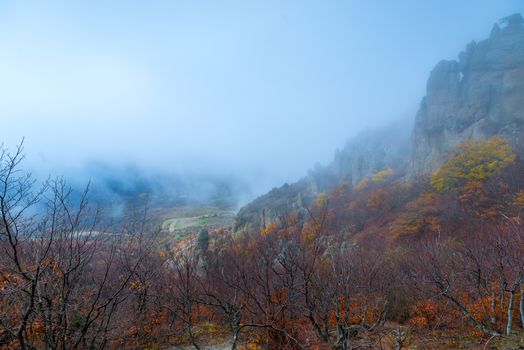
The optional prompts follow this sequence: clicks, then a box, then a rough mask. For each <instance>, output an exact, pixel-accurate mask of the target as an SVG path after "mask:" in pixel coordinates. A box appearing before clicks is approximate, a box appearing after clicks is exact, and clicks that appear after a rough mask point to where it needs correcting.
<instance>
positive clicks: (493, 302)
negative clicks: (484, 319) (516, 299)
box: [489, 292, 497, 327]
mask: <svg viewBox="0 0 524 350" xmlns="http://www.w3.org/2000/svg"><path fill="white" fill-rule="evenodd" d="M489 322H490V323H491V327H494V326H495V324H496V323H497V297H496V296H495V292H491V317H490V319H489Z"/></svg>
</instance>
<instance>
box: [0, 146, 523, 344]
mask: <svg viewBox="0 0 524 350" xmlns="http://www.w3.org/2000/svg"><path fill="white" fill-rule="evenodd" d="M23 158H24V154H23V148H22V147H19V148H17V149H15V150H14V152H10V151H8V150H4V151H3V153H2V156H1V158H0V159H1V167H0V185H1V186H0V187H1V190H0V214H1V224H0V227H1V231H0V244H1V250H2V254H1V255H0V259H1V260H0V273H1V281H0V282H1V283H0V300H1V304H0V344H2V348H5V349H104V348H106V349H162V348H169V347H173V346H179V347H183V348H187V349H189V348H194V349H205V348H206V346H208V345H210V344H221V345H222V346H223V347H224V348H225V349H226V348H227V349H344V350H347V349H364V348H368V349H408V348H411V347H412V346H419V347H421V348H439V347H441V346H447V348H458V346H459V344H462V345H461V346H469V347H470V348H480V347H483V348H491V347H487V346H497V347H495V348H513V347H512V346H514V348H517V346H519V345H518V344H522V343H521V342H522V338H521V337H520V338H519V337H518V335H517V334H519V333H520V334H522V331H523V328H524V293H523V288H524V251H523V250H524V230H523V229H524V227H523V223H522V218H521V216H522V213H523V209H524V188H523V187H522V186H523V184H524V179H523V178H522V176H523V175H522V174H524V172H523V170H524V169H523V167H524V162H522V160H521V159H520V158H519V157H518V155H516V154H515V152H514V151H513V149H512V147H511V145H510V144H509V143H508V142H507V141H505V140H504V139H502V138H497V137H494V138H491V139H488V140H483V141H482V140H477V141H469V142H466V143H463V144H461V145H460V146H458V147H457V148H456V149H455V152H454V154H453V155H452V156H451V157H450V158H449V159H448V160H447V162H445V163H444V164H443V165H442V166H441V167H440V168H439V169H438V170H437V171H436V172H434V173H432V174H430V175H427V176H421V177H419V178H417V180H416V181H414V182H406V181H405V180H404V177H403V173H402V171H401V170H398V169H387V170H385V171H381V172H379V173H376V174H374V175H373V176H371V177H369V178H366V179H363V180H362V181H360V182H359V183H358V184H357V185H356V186H349V185H347V184H344V183H341V184H339V186H337V187H336V188H334V189H333V190H332V191H330V192H328V193H324V194H320V195H318V196H317V198H316V199H315V201H314V203H313V204H312V205H311V206H309V207H308V208H306V209H304V210H302V211H297V212H293V213H289V214H287V215H285V216H282V217H280V218H279V219H278V220H275V221H274V222H272V223H270V224H269V225H267V226H265V227H261V229H260V230H258V231H256V232H248V233H241V234H240V233H235V232H231V231H229V230H227V229H215V230H210V231H208V230H205V229H203V230H202V231H201V232H199V233H198V234H195V235H190V236H188V237H187V238H186V239H185V240H183V241H180V242H178V243H177V244H176V245H175V246H173V247H170V248H169V249H165V248H164V247H162V246H160V245H159V244H158V242H157V241H156V237H158V228H157V227H156V226H155V225H153V224H152V223H151V222H150V220H149V219H148V216H147V211H146V210H145V209H144V210H143V211H142V212H137V214H136V215H134V216H133V219H132V220H126V222H124V223H122V224H121V226H120V227H119V228H118V229H115V228H112V229H111V230H108V228H107V227H104V225H103V223H102V222H101V221H99V220H98V217H99V213H98V211H97V208H96V207H93V206H92V205H90V202H89V189H88V188H86V190H85V191H84V192H82V193H81V194H74V193H73V190H72V189H71V188H70V187H68V185H67V183H66V181H65V180H64V179H61V178H59V179H53V180H48V181H46V182H45V183H43V184H40V183H38V182H36V181H35V180H34V179H33V178H32V177H31V175H30V174H28V173H26V172H24V171H23V170H22V169H23V167H22V165H23ZM519 339H520V340H519ZM506 341H514V342H515V343H510V344H513V345H504V344H507V343H505V342H506ZM519 342H520V343H519ZM468 344H469V345H468ZM497 344H499V345H497ZM501 344H502V345H501ZM505 346H508V347H505ZM520 346H521V345H520Z"/></svg>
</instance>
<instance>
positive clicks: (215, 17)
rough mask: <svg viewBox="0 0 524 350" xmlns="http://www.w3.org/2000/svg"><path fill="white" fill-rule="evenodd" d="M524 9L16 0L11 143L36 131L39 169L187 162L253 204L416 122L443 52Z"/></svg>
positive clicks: (8, 19) (34, 161) (4, 116)
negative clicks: (395, 125)
mask: <svg viewBox="0 0 524 350" xmlns="http://www.w3.org/2000/svg"><path fill="white" fill-rule="evenodd" d="M523 10H524V4H523V2H522V1H521V0H506V1H487V0H485V1H484V0H468V1H460V2H458V1H452V0H446V1H438V2H437V1H433V2H429V1H420V0H410V1H407V0H399V1H389V0H384V1H366V2H364V1H341V0H333V1H302V0H300V1H299V0H297V1H281V0H275V1H198V2H197V1H193V0H191V1H155V2H138V1H137V2H130V1H111V2H108V1H74V2H73V1H63V2H60V1H51V2H21V1H2V2H0V130H2V133H1V134H0V139H1V140H2V141H3V142H4V145H5V146H8V147H10V148H12V147H13V146H14V145H16V144H17V143H19V142H20V140H21V139H22V138H23V137H25V152H26V153H27V166H28V167H29V168H31V169H32V170H33V171H35V172H36V173H37V174H39V175H43V176H45V175H46V174H65V175H66V176H67V175H69V176H72V177H74V178H76V179H77V180H79V179H81V180H84V179H85V180H87V179H89V178H92V177H93V176H94V177H96V176H97V174H99V173H100V172H99V170H97V169H101V168H102V169H109V170H107V171H106V172H112V171H113V170H112V169H118V171H117V173H118V174H122V173H126V172H127V171H126V169H130V168H132V169H135V170H136V171H135V170H133V171H131V172H127V175H128V176H130V177H136V176H137V175H136V174H137V173H138V174H141V175H140V176H144V177H148V176H156V175H155V174H160V175H158V176H170V175H173V174H178V175H180V174H187V175H191V178H198V179H209V178H216V179H220V181H231V182H237V183H239V184H240V185H239V188H242V190H241V191H240V192H242V195H243V196H244V197H245V198H244V199H243V200H242V201H244V200H247V199H249V198H252V197H253V196H256V195H258V194H261V193H262V192H264V191H266V190H268V189H269V188H271V187H273V186H277V185H279V184H281V183H283V182H285V181H294V180H296V179H298V178H300V177H301V176H303V175H305V174H306V173H307V170H308V169H309V168H311V167H312V166H313V164H314V163H315V162H320V163H322V164H326V163H328V162H329V161H330V160H331V159H332V158H333V155H334V152H335V150H336V149H337V148H340V147H342V146H343V145H344V144H345V142H346V140H347V139H349V138H351V137H352V136H355V135H357V134H358V133H359V132H361V131H363V130H365V129H369V128H373V127H375V126H380V125H385V124H387V123H388V122H390V121H392V120H396V119H406V118H408V119H409V118H412V117H413V116H414V115H415V113H416V110H417V108H418V104H419V102H420V99H421V97H422V96H423V95H424V91H425V83H426V79H427V77H428V75H429V72H430V71H431V69H432V68H433V66H434V65H435V64H436V63H437V62H438V61H439V60H441V59H451V58H456V57H457V55H458V53H459V52H460V51H461V50H462V49H463V48H464V47H465V45H466V44H467V43H468V42H470V41H471V40H479V39H483V38H485V37H487V36H488V35H489V31H490V29H491V26H492V25H493V23H495V22H496V21H497V20H498V19H500V18H502V17H504V16H507V15H510V14H512V13H515V12H523ZM406 127H407V128H408V127H410V125H408V124H406ZM93 164H98V165H97V166H94V165H93ZM93 169H94V170H93ZM140 176H139V177H140ZM199 181H200V182H199ZM206 181H208V180H198V181H196V182H195V183H196V185H195V186H193V187H198V186H199V184H203V183H206ZM202 186H204V185H202ZM204 187H205V186H204Z"/></svg>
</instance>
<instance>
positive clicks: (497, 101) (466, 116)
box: [408, 14, 524, 179]
mask: <svg viewBox="0 0 524 350" xmlns="http://www.w3.org/2000/svg"><path fill="white" fill-rule="evenodd" d="M493 135H499V136H503V137H505V138H506V139H508V140H509V141H510V142H511V143H512V144H513V145H514V146H516V149H517V150H522V145H523V141H524V20H523V18H522V16H521V15H520V14H515V15H512V16H509V17H506V18H504V19H502V20H501V21H500V22H499V24H495V26H494V27H493V30H492V31H491V35H490V37H489V38H488V39H486V40H483V41H480V42H478V43H475V42H472V43H470V44H469V45H468V46H467V48H466V50H465V51H464V52H462V53H461V54H460V56H459V59H458V60H452V61H441V62H439V63H438V64H437V66H436V67H435V68H434V69H433V71H432V72H431V75H430V77H429V80H428V82H427V91H426V96H425V97H424V98H423V100H422V103H421V105H420V109H419V111H418V113H417V116H416V119H415V126H414V129H413V134H412V156H411V161H410V165H409V170H408V177H409V178H410V179H413V178H415V177H417V176H418V175H421V174H425V173H428V172H433V171H435V170H436V169H437V168H438V167H439V166H440V165H441V164H442V163H443V162H444V161H445V159H446V158H447V157H448V156H449V152H450V150H451V149H452V148H453V147H454V146H456V145H457V144H459V143H461V142H464V141H466V140H468V139H472V138H487V137H490V136H493Z"/></svg>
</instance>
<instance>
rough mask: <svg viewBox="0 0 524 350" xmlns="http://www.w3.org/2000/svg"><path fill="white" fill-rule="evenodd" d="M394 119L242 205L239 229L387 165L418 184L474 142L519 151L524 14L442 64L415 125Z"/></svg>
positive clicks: (299, 208) (297, 208)
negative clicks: (495, 142) (499, 140)
mask: <svg viewBox="0 0 524 350" xmlns="http://www.w3.org/2000/svg"><path fill="white" fill-rule="evenodd" d="M411 125H412V124H411V123H408V122H405V121H403V122H397V123H393V124H392V125H389V126H387V127H384V128H378V129H374V130H368V131H366V132H363V133H361V134H360V135H358V136H357V137H355V138H353V139H352V140H350V141H348V142H347V144H346V145H345V147H344V148H343V149H342V150H340V151H337V152H336V154H335V157H334V160H333V161H332V162H331V163H330V164H329V165H327V166H325V167H322V166H316V167H315V168H314V169H313V170H311V171H310V172H309V174H308V175H307V176H306V177H304V178H303V179H301V180H299V181H297V182H296V183H292V184H285V185H284V186H282V187H280V188H275V189H273V190H272V191H270V192H269V193H267V194H265V195H263V196H260V197H259V198H257V199H255V200H254V201H253V202H251V203H249V204H248V205H246V206H245V207H243V208H242V209H241V210H240V211H239V213H238V215H237V218H236V223H235V227H234V229H235V230H236V231H239V230H252V229H255V230H256V229H257V228H260V227H265V226H266V225H268V224H270V223H271V222H273V221H275V220H278V218H279V217H282V216H285V215H287V214H288V213H290V212H298V213H299V214H300V213H303V211H304V210H305V208H306V207H308V206H309V204H311V202H312V200H313V199H314V198H315V197H316V196H317V195H318V194H319V193H322V192H328V191H329V190H331V189H333V188H334V187H336V186H340V185H345V186H354V185H356V184H357V183H358V182H359V181H361V180H363V179H366V178H371V177H372V176H373V174H376V173H378V172H380V171H383V170H385V169H388V168H391V169H394V171H395V172H396V178H400V177H402V178H403V179H405V180H408V181H413V180H415V179H416V178H417V177H419V176H421V175H425V174H428V173H431V172H433V171H435V170H437V169H438V168H439V167H440V165H442V164H443V163H444V162H445V160H446V159H447V158H448V157H449V156H450V155H451V153H452V152H453V150H454V148H455V146H457V145H458V144H460V143H462V142H464V141H467V140H469V139H479V138H480V139H487V138H489V137H491V136H501V137H503V138H505V139H507V140H508V141H509V142H510V143H511V144H512V145H513V147H514V149H515V150H516V151H517V153H520V152H521V151H522V150H523V149H524V147H523V144H524V19H523V18H522V16H521V15H520V14H514V15H511V16H508V17H506V18H504V19H502V20H500V21H499V23H498V24H495V25H494V27H493V29H492V31H491V34H490V37H489V38H488V39H486V40H482V41H480V42H478V43H476V42H471V43H470V44H469V45H468V46H467V48H466V50H465V51H464V52H462V53H460V55H459V59H458V60H443V61H440V62H439V63H438V64H437V65H436V67H435V68H434V69H433V71H432V72H431V74H430V77H429V79H428V82H427V88H426V96H425V97H424V98H423V99H422V102H421V104H420V108H419V110H418V112H417V114H416V117H415V122H414V125H413V127H411Z"/></svg>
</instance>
